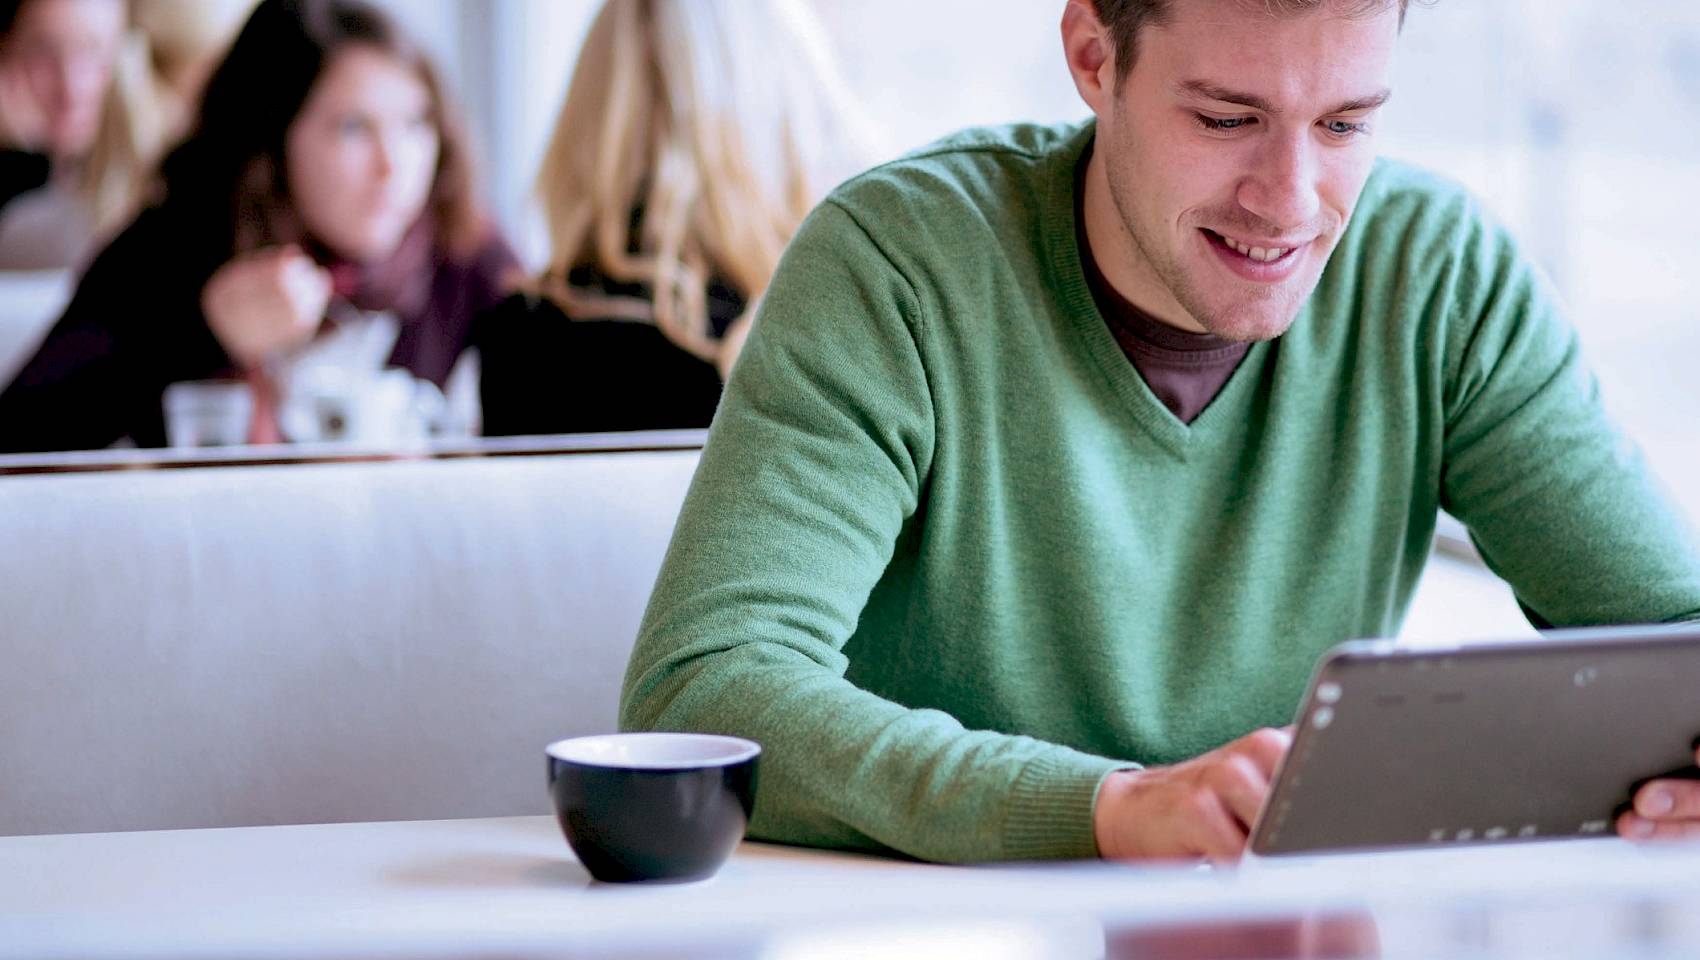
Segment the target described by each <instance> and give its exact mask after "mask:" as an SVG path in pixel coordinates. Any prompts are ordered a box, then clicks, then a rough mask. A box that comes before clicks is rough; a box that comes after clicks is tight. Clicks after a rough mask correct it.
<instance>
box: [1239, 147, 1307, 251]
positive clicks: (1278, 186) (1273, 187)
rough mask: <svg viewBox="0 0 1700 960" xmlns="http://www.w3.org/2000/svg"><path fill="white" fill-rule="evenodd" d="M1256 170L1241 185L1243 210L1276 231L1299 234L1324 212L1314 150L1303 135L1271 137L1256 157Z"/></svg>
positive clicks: (1240, 196) (1240, 197) (1240, 195)
mask: <svg viewBox="0 0 1700 960" xmlns="http://www.w3.org/2000/svg"><path fill="white" fill-rule="evenodd" d="M1254 162H1255V163H1256V168H1255V169H1253V170H1251V171H1249V172H1247V174H1246V176H1245V178H1244V179H1243V180H1241V181H1240V187H1239V191H1238V197H1237V199H1238V200H1239V203H1240V206H1242V207H1244V208H1245V209H1246V210H1247V211H1248V212H1250V213H1253V214H1256V215H1257V216H1258V217H1259V218H1260V219H1262V220H1264V221H1265V222H1267V223H1268V224H1269V225H1270V226H1271V227H1272V228H1274V229H1275V230H1277V231H1279V232H1282V233H1286V232H1288V231H1292V230H1299V229H1302V228H1303V227H1305V226H1306V225H1307V224H1310V223H1311V222H1312V221H1314V220H1315V219H1316V215H1317V213H1318V212H1319V211H1320V210H1321V208H1322V198H1321V196H1320V195H1319V193H1318V191H1317V180H1318V169H1317V158H1316V155H1315V146H1314V145H1313V144H1312V143H1311V142H1310V138H1309V137H1308V136H1307V135H1305V134H1302V133H1295V134H1290V135H1282V136H1280V137H1271V138H1269V140H1268V141H1267V142H1266V143H1265V144H1264V146H1263V149H1260V150H1258V151H1257V152H1256V154H1255V155H1254Z"/></svg>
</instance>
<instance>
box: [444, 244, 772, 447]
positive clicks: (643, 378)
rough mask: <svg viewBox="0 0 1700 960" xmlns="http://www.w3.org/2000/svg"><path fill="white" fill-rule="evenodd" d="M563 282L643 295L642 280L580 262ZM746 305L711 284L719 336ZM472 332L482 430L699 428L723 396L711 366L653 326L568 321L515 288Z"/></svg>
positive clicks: (711, 416)
mask: <svg viewBox="0 0 1700 960" xmlns="http://www.w3.org/2000/svg"><path fill="white" fill-rule="evenodd" d="M569 281H570V282H571V283H572V284H573V285H574V286H578V287H593V288H597V289H600V290H602V291H603V292H605V293H608V294H611V295H616V296H624V297H638V298H647V296H648V291H647V290H646V289H645V288H643V287H642V286H638V285H635V284H619V283H615V282H613V281H610V280H607V279H606V278H604V277H602V276H600V275H599V274H596V273H595V272H594V271H591V270H589V269H587V268H579V269H577V270H574V271H573V272H572V274H570V275H569ZM744 308H745V300H744V297H743V296H742V295H740V294H739V293H738V292H737V291H735V290H733V289H732V288H731V287H730V286H729V285H727V284H726V283H724V282H714V283H711V284H710V285H709V289H708V312H709V324H710V327H711V329H712V331H713V333H714V335H715V336H716V337H720V336H723V335H725V333H726V329H727V327H729V326H731V324H732V321H733V320H736V319H737V318H738V316H739V315H741V314H742V313H743V312H744ZM476 339H477V341H478V346H479V351H480V353H481V355H482V358H483V362H482V366H483V387H482V391H483V401H484V434H485V435H486V436H521V435H530V434H556V433H597V432H607V431H621V430H664V429H686V428H693V427H706V426H708V424H709V421H711V420H713V419H714V410H715V407H716V406H717V405H718V404H719V403H720V374H719V372H718V371H717V370H716V369H715V368H714V365H713V364H711V363H708V362H706V361H704V360H701V359H699V358H698V357H696V356H695V355H693V354H691V353H689V352H687V351H685V350H683V349H681V348H679V347H678V346H677V345H675V344H674V343H673V342H672V341H671V340H668V339H667V337H666V335H664V334H663V333H662V332H661V331H660V330H659V329H657V328H656V327H655V326H654V325H652V324H648V323H638V322H633V321H630V320H610V319H597V318H595V317H584V318H579V319H573V318H569V317H568V316H567V315H566V314H565V313H564V312H562V310H561V308H560V307H559V306H557V305H556V304H555V302H554V301H552V300H549V299H547V298H543V297H537V296H530V295H523V294H515V295H514V296H511V297H509V298H508V299H507V300H504V301H503V302H502V304H501V306H499V307H497V308H496V309H495V310H494V311H491V313H489V314H488V315H486V316H485V317H483V318H482V319H481V321H480V324H479V332H478V334H477V337H476Z"/></svg>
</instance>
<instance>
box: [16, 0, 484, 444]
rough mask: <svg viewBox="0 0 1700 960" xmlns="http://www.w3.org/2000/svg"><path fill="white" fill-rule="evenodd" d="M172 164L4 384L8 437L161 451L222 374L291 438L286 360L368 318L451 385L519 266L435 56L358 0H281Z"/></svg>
mask: <svg viewBox="0 0 1700 960" xmlns="http://www.w3.org/2000/svg"><path fill="white" fill-rule="evenodd" d="M161 179H162V193H161V199H160V200H159V201H158V203H157V204H156V205H155V206H153V207H151V208H149V209H148V210H146V211H144V212H143V213H142V214H141V216H140V217H138V218H137V220H136V222H135V223H134V224H133V225H132V226H130V227H129V228H128V229H126V230H125V231H124V232H123V233H122V234H121V235H119V237H118V238H117V239H116V240H114V241H113V242H112V244H111V246H109V247H108V248H107V249H106V250H105V251H103V252H102V253H101V254H100V255H99V257H97V258H96V260H95V261H94V263H93V265H92V266H91V267H90V269H89V271H88V273H87V275H86V276H85V277H84V279H83V281H82V283H81V284H80V285H79V287H78V290H77V293H76V294H75V296H74V297H73V298H72V301H71V304H70V306H69V308H68V309H67V311H66V313H65V315H64V316H63V317H62V318H61V319H60V320H59V322H58V323H57V324H56V325H55V326H54V328H53V330H52V331H51V332H50V333H49V335H48V337H47V340H46V342H45V343H44V344H43V345H42V347H41V349H40V351H39V352H38V353H37V354H36V355H35V356H34V357H33V358H32V359H31V360H30V361H29V362H28V364H26V365H25V367H24V369H23V370H22V372H21V373H19V375H18V377H17V379H16V380H15V381H14V382H13V384H12V385H11V386H10V387H9V388H8V389H7V390H6V391H5V393H4V394H0V449H7V450H14V451H16V450H65V449H84V448H92V447H104V446H107V445H110V444H111V443H113V442H114V441H117V440H119V439H121V438H125V437H128V438H130V439H131V440H133V441H134V442H135V443H137V444H139V445H142V446H159V445H162V444H164V442H165V439H166V432H165V423H164V416H163V413H162V406H161V397H162V394H163V392H164V391H165V389H166V387H167V386H168V385H171V384H174V383H178V382H182V381H199V380H207V379H214V378H220V377H238V378H243V379H246V380H247V382H248V383H249V384H251V385H252V387H253V396H254V415H253V423H252V425H251V429H250V432H249V439H250V440H252V441H264V440H271V439H276V438H277V437H278V433H279V431H278V424H277V419H276V410H277V408H278V404H279V403H281V402H284V401H286V400H287V397H283V398H280V397H279V396H278V391H279V389H280V387H281V386H282V384H281V383H280V380H279V371H280V370H287V369H288V368H289V364H290V363H291V362H292V360H293V359H294V358H297V357H299V356H300V355H301V354H303V353H305V352H311V351H312V350H314V349H316V347H317V345H318V343H319V342H320V341H322V340H324V339H325V338H327V337H329V336H333V335H334V334H335V333H336V331H337V330H338V329H339V328H342V327H349V326H355V325H359V324H362V323H364V322H365V320H366V318H368V317H370V316H372V315H382V316H385V317H389V318H391V319H392V320H393V323H394V333H393V338H394V339H393V348H390V349H388V351H387V364H388V365H389V366H393V367H401V368H405V369H406V370H408V371H411V372H412V373H413V374H414V375H415V376H417V377H419V378H422V379H424V380H428V381H430V382H431V383H434V384H436V385H437V386H439V387H440V386H442V385H443V383H444V381H445V380H446V379H447V377H448V375H449V372H450V370H451V368H452V367H453V366H454V364H455V361H456V359H457V358H458V357H459V356H460V354H461V352H462V350H463V348H464V347H465V346H466V345H467V343H468V339H469V336H470V330H471V326H472V318H473V316H474V315H475V314H477V313H478V312H479V311H481V310H485V309H487V308H489V307H491V306H492V305H494V304H495V303H496V302H498V301H499V300H500V299H501V285H502V284H503V282H504V281H505V279H506V277H507V276H508V274H509V273H510V272H511V271H512V270H513V268H514V266H515V261H514V258H513V255H512V254H511V252H510V251H509V249H508V247H507V245H506V244H505V243H504V242H503V241H502V239H501V238H500V237H499V236H497V235H496V233H495V232H494V230H493V229H492V227H491V225H490V224H489V222H488V220H487V218H486V217H485V216H484V214H483V212H482V211H481V209H480V208H479V206H478V204H477V203H476V201H475V196H474V191H473V176H472V171H471V167H470V158H469V156H468V150H467V144H466V141H465V138H464V136H463V134H462V132H461V128H460V125H459V122H458V120H457V118H456V117H455V115H454V113H453V110H452V109H451V106H450V104H449V103H448V101H447V99H446V96H445V93H444V90H443V87H442V85H441V83H440V82H439V81H438V79H437V74H436V72H435V70H434V69H433V68H432V66H431V65H430V63H429V62H428V61H427V59H426V58H425V57H424V55H423V54H422V53H421V52H420V51H419V49H418V48H417V47H416V46H414V44H413V43H412V42H411V41H410V40H409V39H408V38H406V37H405V36H404V35H403V34H402V33H401V32H400V30H399V29H398V28H397V27H396V25H395V24H394V23H393V22H392V21H391V20H390V19H389V18H388V17H387V16H385V15H384V14H382V13H381V12H380V11H378V10H377V9H376V8H374V7H371V6H368V5H366V4H364V3H361V2H358V0H264V2H262V3H261V4H260V5H259V6H258V7H257V8H256V9H255V11H254V13H253V15H252V17H250V18H249V20H248V22H247V24H246V25H245V26H244V27H243V28H242V31H241V33H240V34H239V35H238V36H237V38H236V40H235V42H234V44H233V45H232V47H231V50H230V53H229V55H228V56H227V57H226V58H225V60H224V61H223V63H221V64H220V65H219V66H218V68H217V69H216V70H215V71H214V73H213V75H212V77H211V78H210V80H209V81H208V83H207V88H206V93H205V99H204V101H203V104H202V107H201V110H200V113H199V118H198V122H197V123H196V126H195V129H194V131H193V132H192V133H191V134H190V136H189V137H188V139H186V140H185V141H184V142H183V143H182V144H181V145H180V146H178V147H177V148H176V149H175V150H173V151H172V153H171V154H170V155H169V156H168V157H167V158H166V160H165V162H164V164H163V166H162V170H161ZM380 359H382V358H380Z"/></svg>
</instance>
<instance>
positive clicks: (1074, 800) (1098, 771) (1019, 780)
mask: <svg viewBox="0 0 1700 960" xmlns="http://www.w3.org/2000/svg"><path fill="white" fill-rule="evenodd" d="M1138 769H1140V766H1139V764H1137V763H1128V762H1127V761H1125V760H1109V759H1106V758H1104V757H1095V756H1092V755H1090V754H1085V753H1078V752H1076V751H1073V750H1067V749H1061V750H1057V751H1055V752H1052V753H1047V754H1045V755H1043V756H1040V757H1036V758H1034V759H1033V760H1031V761H1029V762H1028V764H1027V765H1026V766H1025V767H1023V768H1022V770H1021V774H1020V776H1018V777H1016V780H1015V786H1014V789H1013V790H1012V792H1011V796H1010V800H1009V811H1008V813H1007V814H1005V817H1004V829H1003V859H1006V860H1088V859H1095V858H1096V857H1097V856H1098V842H1097V840H1096V838H1095V837H1094V836H1093V832H1092V807H1093V804H1094V803H1095V802H1096V800H1097V798H1098V787H1099V786H1100V785H1102V784H1103V782H1104V779H1105V778H1106V777H1108V776H1109V775H1110V774H1112V773H1115V772H1116V771H1118V770H1138Z"/></svg>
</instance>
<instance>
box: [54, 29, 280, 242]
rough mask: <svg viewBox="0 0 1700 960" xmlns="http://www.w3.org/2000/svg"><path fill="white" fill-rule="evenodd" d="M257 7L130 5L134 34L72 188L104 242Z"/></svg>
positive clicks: (135, 201)
mask: <svg viewBox="0 0 1700 960" xmlns="http://www.w3.org/2000/svg"><path fill="white" fill-rule="evenodd" d="M252 6H253V0H130V21H131V22H130V27H129V29H128V30H127V31H126V33H125V36H124V40H123V43H122V45H121V46H120V48H119V53H118V59H117V61H116V63H114V65H113V71H112V84H111V86H110V87H109V88H108V90H107V93H106V106H105V109H103V110H102V111H101V120H100V128H99V131H98V132H97V133H96V135H95V140H94V143H93V144H92V146H91V147H90V149H89V153H88V155H87V156H86V157H84V158H83V160H82V162H81V163H80V164H79V166H78V168H77V171H76V177H75V179H74V181H73V183H74V186H75V190H76V192H77V194H78V195H79V196H80V197H81V198H82V201H83V203H84V204H85V205H86V207H87V209H88V212H89V217H90V222H91V225H92V227H93V230H94V234H95V236H96V237H97V238H105V237H108V236H110V235H111V234H113V233H115V232H117V230H118V229H119V228H121V227H122V226H124V224H125V223H126V222H127V221H128V220H129V219H130V218H131V216H133V215H134V214H135V213H136V210H137V209H138V208H139V207H140V205H141V203H142V201H143V200H144V199H145V193H146V191H147V189H148V188H149V187H150V186H151V185H152V182H153V177H154V172H155V168H156V166H157V164H158V162H159V159H160V157H161V155H162V154H163V153H164V152H165V149H166V147H168V146H169V145H170V144H171V143H172V142H173V141H175V140H176V139H177V138H178V137H179V136H181V135H182V134H183V132H184V127H185V125H186V124H187V122H188V119H189V114H190V111H191V109H192V107H193V104H194V101H195V100H196V99H198V97H199V94H200V91H199V89H198V88H199V82H198V81H199V79H200V77H199V76H198V75H196V67H197V65H198V63H200V62H205V61H209V60H212V59H215V58H216V57H217V56H218V55H219V54H220V53H222V51H223V49H224V47H225V46H227V45H228V44H229V41H230V38H231V37H232V36H233V35H234V34H235V31H236V28H237V27H238V26H240V25H241V21H242V18H243V17H244V16H245V15H246V13H247V10H248V8H250V7H252ZM186 78H189V79H186Z"/></svg>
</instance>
